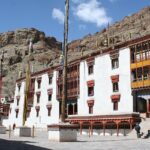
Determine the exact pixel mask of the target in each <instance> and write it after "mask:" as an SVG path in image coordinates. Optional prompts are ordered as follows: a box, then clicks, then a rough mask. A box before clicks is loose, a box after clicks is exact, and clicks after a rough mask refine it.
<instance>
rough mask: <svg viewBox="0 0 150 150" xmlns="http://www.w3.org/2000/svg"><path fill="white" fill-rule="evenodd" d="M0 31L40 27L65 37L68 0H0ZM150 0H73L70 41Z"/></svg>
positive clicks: (144, 5)
mask: <svg viewBox="0 0 150 150" xmlns="http://www.w3.org/2000/svg"><path fill="white" fill-rule="evenodd" d="M0 2H1V3H0V33H1V32H7V31H12V30H16V29H19V28H31V27H34V28H37V29H38V30H40V31H44V32H45V34H46V35H47V36H55V37H56V38H57V39H58V40H60V41H63V40H62V39H63V16H64V2H65V0H0ZM146 6H150V0H70V21H69V41H72V40H75V39H79V38H82V37H84V36H85V35H87V34H94V33H95V32H98V31H100V30H102V29H103V28H104V27H106V26H107V25H108V22H110V24H113V23H115V22H116V21H120V20H121V19H123V18H124V17H125V16H128V15H131V14H133V13H135V12H137V11H139V10H140V9H142V8H144V7H146Z"/></svg>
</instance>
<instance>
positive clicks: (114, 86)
mask: <svg viewBox="0 0 150 150" xmlns="http://www.w3.org/2000/svg"><path fill="white" fill-rule="evenodd" d="M112 84H113V92H118V91H119V86H118V82H114V83H112Z"/></svg>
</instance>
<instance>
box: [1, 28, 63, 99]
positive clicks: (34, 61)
mask: <svg viewBox="0 0 150 150" xmlns="http://www.w3.org/2000/svg"><path fill="white" fill-rule="evenodd" d="M31 38H32V41H33V52H32V54H31V57H30V60H31V71H32V72H36V71H39V70H41V69H43V68H46V67H50V66H52V65H53V64H56V63H58V61H59V59H58V58H59V55H60V53H61V47H62V44H61V42H58V41H57V40H56V39H55V38H54V37H46V36H45V34H44V32H40V31H38V30H37V29H34V28H31V29H19V30H16V31H11V32H6V33H1V34H0V57H1V58H2V53H4V59H3V61H2V66H3V68H2V74H3V89H2V94H3V95H5V96H10V97H12V96H13V94H14V86H15V81H16V79H17V78H18V77H19V74H20V75H21V74H22V75H24V74H25V71H26V63H27V60H28V56H29V55H28V53H29V41H30V39H31Z"/></svg>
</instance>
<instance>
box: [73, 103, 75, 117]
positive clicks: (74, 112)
mask: <svg viewBox="0 0 150 150" xmlns="http://www.w3.org/2000/svg"><path fill="white" fill-rule="evenodd" d="M72 105H73V115H74V114H75V104H74V103H73V104H72Z"/></svg>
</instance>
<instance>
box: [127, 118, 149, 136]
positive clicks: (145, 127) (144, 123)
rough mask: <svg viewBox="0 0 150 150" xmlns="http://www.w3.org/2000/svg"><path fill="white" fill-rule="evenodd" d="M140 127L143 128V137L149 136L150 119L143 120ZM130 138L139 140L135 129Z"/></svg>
mask: <svg viewBox="0 0 150 150" xmlns="http://www.w3.org/2000/svg"><path fill="white" fill-rule="evenodd" d="M140 127H141V131H140V132H141V133H143V135H142V136H141V137H143V138H144V137H145V136H146V135H147V134H148V130H150V118H142V121H141V123H140ZM129 136H130V137H132V138H134V137H135V138H137V135H136V131H135V129H133V130H132V131H131V132H130V133H129Z"/></svg>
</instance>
